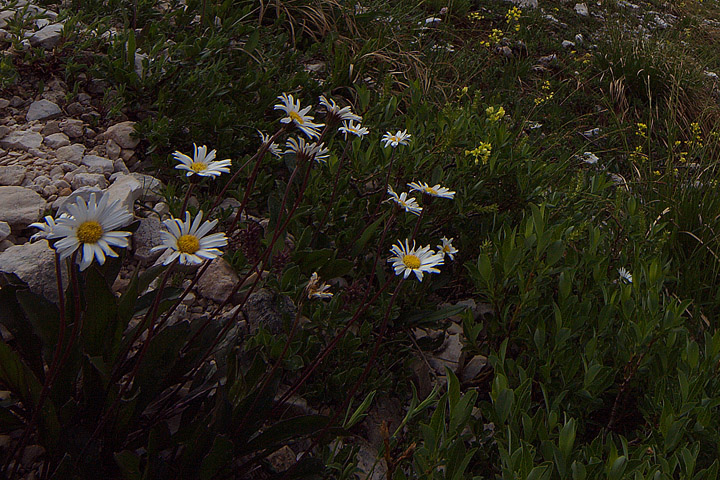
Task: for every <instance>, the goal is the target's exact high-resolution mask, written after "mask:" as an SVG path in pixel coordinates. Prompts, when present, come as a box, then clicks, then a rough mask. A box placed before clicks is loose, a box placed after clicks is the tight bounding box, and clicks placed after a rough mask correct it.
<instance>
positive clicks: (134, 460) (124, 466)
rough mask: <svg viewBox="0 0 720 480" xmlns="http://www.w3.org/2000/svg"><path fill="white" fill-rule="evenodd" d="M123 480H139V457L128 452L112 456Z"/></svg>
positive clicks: (124, 451)
mask: <svg viewBox="0 0 720 480" xmlns="http://www.w3.org/2000/svg"><path fill="white" fill-rule="evenodd" d="M114 457H115V462H116V463H117V464H118V466H119V467H120V470H121V471H122V475H123V479H124V480H140V478H141V477H140V457H139V456H138V455H136V454H135V453H133V452H131V451H130V450H123V451H122V452H117V453H115V454H114Z"/></svg>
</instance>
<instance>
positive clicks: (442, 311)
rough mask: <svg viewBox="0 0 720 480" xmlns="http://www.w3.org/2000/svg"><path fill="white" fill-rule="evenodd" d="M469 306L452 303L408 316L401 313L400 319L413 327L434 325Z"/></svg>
mask: <svg viewBox="0 0 720 480" xmlns="http://www.w3.org/2000/svg"><path fill="white" fill-rule="evenodd" d="M467 308H468V307H466V306H464V305H452V306H449V307H442V308H438V309H433V310H422V311H420V312H417V313H413V314H411V315H407V316H404V315H401V316H400V320H399V321H400V322H402V323H403V324H405V325H408V326H413V327H419V326H422V325H432V324H434V323H436V322H439V321H440V320H445V319H446V318H448V317H452V316H453V315H457V314H459V313H461V312H462V311H464V310H465V309H467Z"/></svg>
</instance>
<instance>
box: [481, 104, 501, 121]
mask: <svg viewBox="0 0 720 480" xmlns="http://www.w3.org/2000/svg"><path fill="white" fill-rule="evenodd" d="M485 114H486V115H487V117H488V120H490V121H491V122H493V123H494V122H497V121H498V120H500V119H502V118H503V117H504V116H505V109H504V108H503V107H498V108H497V109H495V107H488V108H486V109H485Z"/></svg>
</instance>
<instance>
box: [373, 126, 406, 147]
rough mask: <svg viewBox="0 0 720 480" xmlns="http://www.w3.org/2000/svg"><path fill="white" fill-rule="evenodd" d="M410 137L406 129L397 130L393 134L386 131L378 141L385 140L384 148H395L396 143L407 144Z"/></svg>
mask: <svg viewBox="0 0 720 480" xmlns="http://www.w3.org/2000/svg"><path fill="white" fill-rule="evenodd" d="M410 137H411V135H410V134H409V133H407V130H403V131H402V132H401V131H400V130H398V131H397V132H396V133H395V134H392V133H390V132H387V133H386V134H385V135H383V137H382V138H381V139H380V141H381V142H385V148H387V147H389V146H392V147H393V148H395V147H397V146H398V145H407V144H408V143H410Z"/></svg>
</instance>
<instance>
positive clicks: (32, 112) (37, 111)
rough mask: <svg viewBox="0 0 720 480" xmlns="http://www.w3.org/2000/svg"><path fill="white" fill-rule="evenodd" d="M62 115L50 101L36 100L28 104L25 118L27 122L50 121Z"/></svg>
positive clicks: (58, 108)
mask: <svg viewBox="0 0 720 480" xmlns="http://www.w3.org/2000/svg"><path fill="white" fill-rule="evenodd" d="M61 114H62V110H60V107H58V106H57V105H56V104H54V103H53V102H51V101H50V100H45V99H42V100H38V101H36V102H33V103H31V104H30V108H29V109H28V112H27V115H25V118H26V119H27V121H28V122H32V121H33V120H50V119H53V118H57V117H59V116H60V115H61Z"/></svg>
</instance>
